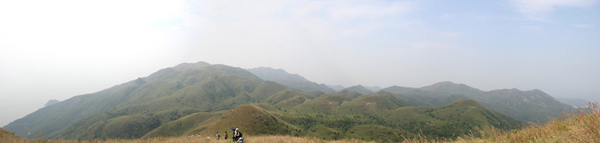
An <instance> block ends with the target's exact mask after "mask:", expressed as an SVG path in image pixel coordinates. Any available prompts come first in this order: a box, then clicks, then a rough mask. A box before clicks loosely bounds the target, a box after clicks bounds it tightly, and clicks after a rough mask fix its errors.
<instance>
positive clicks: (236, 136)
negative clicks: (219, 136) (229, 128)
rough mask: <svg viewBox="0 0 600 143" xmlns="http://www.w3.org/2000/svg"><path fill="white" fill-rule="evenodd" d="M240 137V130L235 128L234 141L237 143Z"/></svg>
mask: <svg viewBox="0 0 600 143" xmlns="http://www.w3.org/2000/svg"><path fill="white" fill-rule="evenodd" d="M242 136H243V135H242V132H240V129H238V128H235V141H239V140H240V138H241V137H242Z"/></svg>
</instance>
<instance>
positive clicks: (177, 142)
mask: <svg viewBox="0 0 600 143" xmlns="http://www.w3.org/2000/svg"><path fill="white" fill-rule="evenodd" d="M244 141H245V142H249V143H363V142H364V141H361V140H357V139H342V140H337V141H329V140H323V139H320V138H315V137H292V136H250V137H245V138H244ZM5 142H6V143H9V142H10V143H13V142H14V143H233V141H232V140H231V139H228V140H224V139H221V140H216V139H215V138H210V139H209V138H205V137H187V136H186V137H157V138H149V139H106V140H99V139H96V140H82V141H76V140H64V139H58V140H35V141H29V140H26V139H23V138H20V137H18V136H13V137H8V136H7V137H5V136H1V137H0V143H5Z"/></svg>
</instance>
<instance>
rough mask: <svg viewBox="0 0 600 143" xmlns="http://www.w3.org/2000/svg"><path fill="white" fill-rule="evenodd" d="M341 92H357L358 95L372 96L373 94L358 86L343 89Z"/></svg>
mask: <svg viewBox="0 0 600 143" xmlns="http://www.w3.org/2000/svg"><path fill="white" fill-rule="evenodd" d="M343 90H348V91H354V92H358V93H361V94H373V93H375V92H373V91H371V90H369V89H367V88H365V87H364V86H362V85H360V84H359V85H355V86H352V87H348V88H345V89H343Z"/></svg>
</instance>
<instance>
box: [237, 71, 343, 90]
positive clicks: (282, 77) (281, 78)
mask: <svg viewBox="0 0 600 143" xmlns="http://www.w3.org/2000/svg"><path fill="white" fill-rule="evenodd" d="M246 70H248V71H249V72H251V73H252V74H254V75H256V76H258V77H260V78H261V79H263V80H269V81H273V82H276V83H279V84H281V85H284V86H287V87H289V88H292V89H298V90H302V91H313V90H318V91H321V92H325V93H335V92H337V90H334V89H331V88H329V87H328V86H327V85H325V84H317V83H315V82H312V81H309V80H307V79H305V78H304V77H302V76H300V75H297V74H290V73H288V72H286V71H284V70H282V69H273V68H270V67H258V68H252V69H246Z"/></svg>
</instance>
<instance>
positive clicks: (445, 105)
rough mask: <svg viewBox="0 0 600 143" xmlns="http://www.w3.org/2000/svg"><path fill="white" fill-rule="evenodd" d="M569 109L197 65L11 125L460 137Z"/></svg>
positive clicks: (109, 134)
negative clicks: (341, 84)
mask: <svg viewBox="0 0 600 143" xmlns="http://www.w3.org/2000/svg"><path fill="white" fill-rule="evenodd" d="M272 72H273V74H271V73H272ZM263 78H264V79H263ZM325 91H326V92H325ZM570 107H571V106H570V105H566V104H563V103H560V102H558V101H557V100H556V99H554V98H553V97H552V96H550V95H548V94H546V93H544V92H542V91H540V90H531V91H520V90H517V89H501V90H492V91H482V90H479V89H476V88H472V87H469V86H467V85H464V84H457V83H452V82H440V83H435V84H433V85H430V86H425V87H421V88H411V87H400V86H391V87H387V88H384V89H381V90H379V91H378V92H374V91H372V90H369V89H367V88H366V87H364V86H362V85H356V86H352V87H348V88H345V89H342V90H340V91H339V92H336V91H335V90H333V89H331V88H328V87H327V86H326V85H324V84H317V83H314V82H311V81H309V80H306V79H305V78H303V77H302V76H300V75H294V74H288V73H287V72H285V71H283V70H275V69H272V68H255V69H248V70H244V69H241V68H236V67H230V66H226V65H218V64H216V65H211V64H208V63H205V62H197V63H183V64H179V65H177V66H175V67H171V68H165V69H161V70H159V71H157V72H155V73H153V74H151V75H149V76H147V77H143V78H137V79H135V80H132V81H129V82H127V83H123V84H120V85H116V86H113V87H111V88H108V89H105V90H102V91H99V92H96V93H91V94H85V95H79V96H75V97H73V98H70V99H67V100H64V101H61V102H58V103H55V104H53V105H51V106H46V107H44V108H42V109H39V110H38V111H36V112H33V113H31V114H29V115H27V116H26V117H23V118H21V119H18V120H16V121H13V122H11V123H10V124H8V125H6V126H4V127H3V128H5V129H10V131H12V132H15V133H16V134H17V135H19V136H23V137H26V138H34V137H36V136H37V135H34V134H31V133H33V132H37V131H41V132H40V135H41V136H43V137H46V138H57V137H62V138H67V139H98V138H100V139H102V138H147V137H155V136H182V135H188V134H198V133H200V134H203V135H210V134H212V133H213V132H216V131H224V130H227V129H228V128H229V127H231V126H239V127H242V128H243V129H247V130H246V132H245V133H246V134H248V135H260V134H285V135H297V136H315V137H319V138H326V139H339V138H346V137H351V138H359V139H377V138H381V137H382V136H389V133H390V132H396V133H398V134H402V135H407V136H408V135H412V134H416V133H419V132H421V131H422V132H423V133H428V134H429V133H431V134H435V135H434V136H436V137H449V138H453V137H456V135H457V134H462V133H468V131H469V130H471V129H473V128H475V127H476V126H479V127H480V126H494V127H496V128H498V129H506V130H508V129H516V128H519V127H520V126H522V125H524V124H525V123H526V122H537V121H540V122H542V123H543V122H546V121H547V120H548V118H549V117H558V116H560V109H563V110H566V109H568V108H570ZM324 135H332V136H324ZM390 140H394V141H401V140H403V138H400V137H398V138H390Z"/></svg>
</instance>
